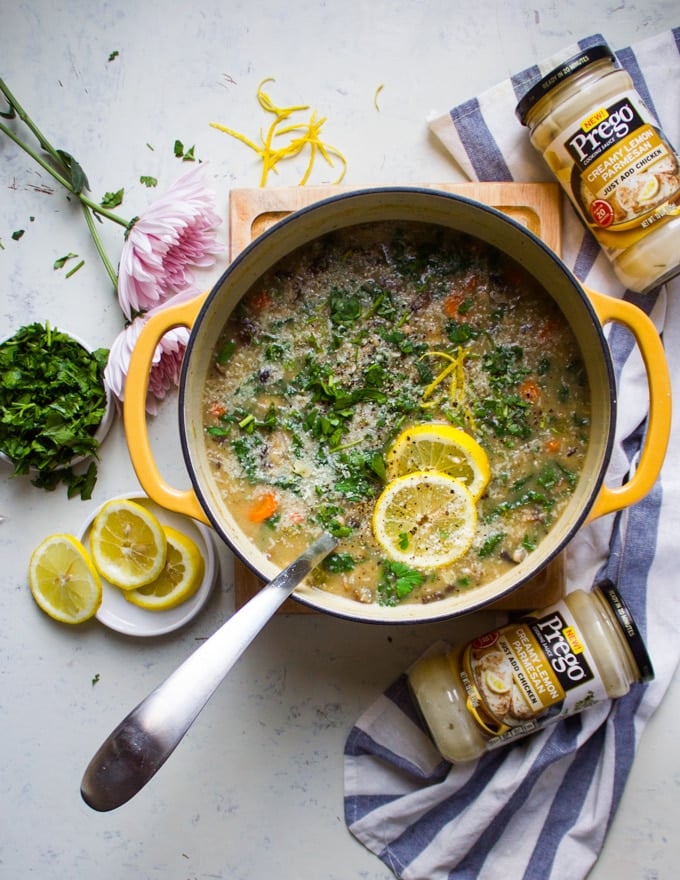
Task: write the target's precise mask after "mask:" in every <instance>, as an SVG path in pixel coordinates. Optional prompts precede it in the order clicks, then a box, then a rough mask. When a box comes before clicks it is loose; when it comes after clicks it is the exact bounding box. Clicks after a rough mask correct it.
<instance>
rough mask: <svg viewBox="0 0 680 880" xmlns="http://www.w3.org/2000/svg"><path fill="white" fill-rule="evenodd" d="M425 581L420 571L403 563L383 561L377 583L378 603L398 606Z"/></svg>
mask: <svg viewBox="0 0 680 880" xmlns="http://www.w3.org/2000/svg"><path fill="white" fill-rule="evenodd" d="M424 580H425V575H424V574H423V573H422V571H418V570H417V569H415V568H411V567H410V566H408V565H406V564H405V563H403V562H394V561H392V560H388V559H385V560H383V563H382V572H381V576H380V581H379V583H378V602H379V604H380V605H387V606H394V605H398V604H399V603H400V602H401V601H402V600H403V599H405V598H406V597H407V596H408V595H409V594H410V593H412V592H413V591H414V590H415V589H416V588H417V587H419V586H420V585H421V584H422V583H423V581H424Z"/></svg>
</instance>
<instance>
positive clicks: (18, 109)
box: [0, 78, 64, 168]
mask: <svg viewBox="0 0 680 880" xmlns="http://www.w3.org/2000/svg"><path fill="white" fill-rule="evenodd" d="M0 91H1V92H2V93H3V95H4V96H5V98H7V101H8V103H9V106H10V109H11V110H13V111H14V112H15V113H16V114H17V116H18V117H19V119H21V121H22V122H23V123H24V124H25V125H27V126H28V128H30V130H31V131H32V132H33V134H34V135H35V137H36V140H37V141H38V143H39V144H40V146H41V147H42V149H43V150H45V152H46V153H49V154H50V156H51V157H52V158H53V159H54V161H55V162H56V163H57V165H58V166H59V167H60V168H63V167H64V165H63V162H62V160H61V157H60V156H59V153H57V151H56V150H55V149H54V147H53V146H52V144H50V142H49V141H48V140H47V138H46V137H44V136H43V134H42V132H41V131H40V129H39V128H38V126H37V125H36V124H35V122H33V120H32V119H31V117H30V116H29V115H28V113H27V112H26V111H25V110H24V108H23V107H22V106H21V104H20V103H19V102H18V101H17V99H16V98H15V97H14V95H13V94H12V92H10V90H9V87H8V86H7V83H6V82H5V81H4V79H2V78H0ZM13 140H15V139H14V138H13ZM19 146H21V144H19Z"/></svg>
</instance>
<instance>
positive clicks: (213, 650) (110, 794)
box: [80, 533, 337, 811]
mask: <svg viewBox="0 0 680 880" xmlns="http://www.w3.org/2000/svg"><path fill="white" fill-rule="evenodd" d="M336 544H337V541H336V540H335V538H333V537H332V536H331V535H329V534H327V533H324V534H322V535H321V536H320V537H319V538H318V539H317V540H316V541H315V542H314V543H313V544H311V545H310V546H309V547H308V548H307V550H305V552H304V553H302V554H301V555H300V556H298V558H297V559H295V560H294V561H293V562H291V564H290V565H289V566H288V567H287V568H285V569H284V570H283V571H281V572H280V573H279V574H278V575H277V576H276V577H275V578H274V580H272V581H270V583H268V584H267V585H266V586H265V587H264V588H263V589H262V590H260V592H259V593H256V595H255V596H253V598H252V599H250V600H249V601H248V602H247V603H246V604H245V605H244V606H243V608H241V609H240V611H237V612H236V613H235V614H233V615H232V616H231V617H230V618H229V620H227V621H226V623H223V624H222V626H221V627H220V628H219V629H218V630H217V631H216V632H215V633H213V635H212V636H211V637H210V638H209V639H208V640H207V641H205V642H204V643H203V644H202V645H201V646H200V647H199V648H197V649H196V650H195V651H194V652H193V654H190V655H189V657H188V658H187V659H186V660H185V661H184V662H183V663H182V664H181V666H179V667H178V668H177V669H176V670H175V671H174V672H173V673H171V675H170V676H168V678H166V680H165V681H164V682H163V683H162V684H160V685H159V686H158V687H157V688H156V689H155V690H154V691H152V692H151V693H150V694H149V695H148V696H147V697H146V698H145V699H144V700H142V702H141V703H140V704H139V705H138V706H137V707H136V708H135V709H133V710H132V712H130V714H129V715H128V716H127V717H126V718H124V719H123V721H121V723H120V724H119V725H118V727H116V729H115V730H114V731H113V732H112V733H111V734H110V735H109V737H108V738H107V739H106V740H105V741H104V742H103V743H102V745H101V746H100V748H99V750H98V751H97V753H96V754H95V755H94V757H93V758H92V760H91V761H90V763H89V765H88V767H87V769H86V771H85V774H84V775H83V780H82V783H81V787H80V792H81V795H82V797H83V800H84V801H85V802H86V803H87V804H88V805H89V806H90V807H92V809H94V810H100V811H106V810H113V809H115V808H116V807H119V806H121V805H122V804H124V803H125V802H126V801H128V800H130V798H131V797H133V796H134V795H135V794H137V792H138V791H139V790H140V789H141V788H143V786H144V785H146V783H147V782H148V781H149V780H150V779H151V777H152V776H154V774H155V773H156V772H157V771H158V770H159V769H160V767H161V766H162V765H163V764H164V763H165V761H166V760H167V758H168V757H169V756H170V755H171V753H172V752H173V750H174V749H175V747H176V746H177V744H178V743H179V741H180V740H181V739H182V737H183V736H184V734H185V733H186V732H187V730H188V729H189V727H191V725H192V723H193V722H194V720H195V718H196V716H197V715H198V713H199V712H200V711H201V709H202V708H203V707H204V706H205V704H206V703H207V702H208V700H209V699H210V697H211V696H212V695H213V693H214V692H215V690H216V688H217V686H218V685H219V684H220V682H221V681H222V679H223V678H224V677H225V675H226V674H227V673H228V672H229V670H230V669H231V667H232V666H233V665H234V663H236V661H237V660H238V659H239V657H240V656H241V654H243V652H244V651H245V650H246V648H247V647H248V645H249V644H250V643H251V642H252V640H253V639H254V638H255V636H256V635H257V634H258V633H259V631H260V630H261V629H262V627H263V626H264V625H265V623H266V622H267V621H268V620H269V619H270V618H271V617H272V616H273V615H274V613H275V612H276V611H277V609H278V608H279V607H280V606H281V605H282V603H283V602H284V601H285V599H287V598H288V597H289V596H290V594H291V593H292V592H293V590H294V589H295V587H296V586H297V585H298V584H299V583H300V581H302V580H303V579H304V578H305V577H306V576H307V575H308V574H309V572H310V571H311V570H312V569H313V568H314V567H315V566H316V565H318V564H319V563H320V562H321V560H322V559H323V558H324V557H325V556H327V555H328V554H329V553H330V552H331V550H333V548H334V547H335V546H336Z"/></svg>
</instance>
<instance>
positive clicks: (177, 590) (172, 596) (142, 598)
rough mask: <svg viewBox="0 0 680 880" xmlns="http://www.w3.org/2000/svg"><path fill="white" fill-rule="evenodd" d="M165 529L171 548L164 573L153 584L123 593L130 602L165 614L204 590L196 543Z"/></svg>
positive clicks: (181, 533)
mask: <svg viewBox="0 0 680 880" xmlns="http://www.w3.org/2000/svg"><path fill="white" fill-rule="evenodd" d="M162 528H163V531H164V532H165V537H166V540H167V545H168V551H167V556H166V559H165V565H164V567H163V570H162V571H161V573H160V575H159V576H158V577H157V578H156V580H154V581H152V582H151V583H150V584H147V585H146V586H144V587H138V588H137V589H136V590H125V591H124V593H123V595H124V596H125V598H126V599H127V600H128V602H132V604H133V605H137V606H138V607H140V608H146V609H147V610H148V611H165V610H167V609H168V608H175V607H176V606H177V605H181V604H182V602H186V600H187V599H190V598H191V597H192V596H193V595H194V593H195V592H196V590H198V588H199V587H200V586H201V582H202V581H203V575H204V573H205V562H204V561H203V556H202V555H201V551H200V550H199V549H198V546H197V545H196V543H195V542H194V541H192V539H191V538H190V537H189V536H188V535H185V534H184V533H183V532H179V531H177V529H173V528H172V527H171V526H163V527H162Z"/></svg>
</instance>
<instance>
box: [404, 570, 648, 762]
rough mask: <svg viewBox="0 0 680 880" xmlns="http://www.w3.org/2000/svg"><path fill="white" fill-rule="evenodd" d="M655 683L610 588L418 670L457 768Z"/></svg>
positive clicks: (422, 700)
mask: <svg viewBox="0 0 680 880" xmlns="http://www.w3.org/2000/svg"><path fill="white" fill-rule="evenodd" d="M653 678H654V671H653V668H652V663H651V660H650V658H649V654H648V653H647V649H646V647H645V644H644V642H643V640H642V637H641V636H640V633H639V630H638V628H637V626H636V624H635V621H634V620H633V618H632V616H631V613H630V611H629V609H628V607H627V606H626V604H625V602H624V601H623V599H622V598H621V596H620V595H619V593H618V591H617V590H616V588H615V587H614V586H613V585H612V584H611V583H610V582H609V581H606V582H604V583H602V584H600V585H598V586H596V587H595V588H594V589H593V590H592V592H586V591H584V590H575V591H574V592H572V593H569V594H568V595H567V596H566V597H565V599H563V600H562V601H561V602H558V603H557V604H555V605H553V606H551V607H550V608H546V609H543V610H541V611H536V612H533V613H532V614H530V615H529V616H527V617H526V618H524V619H522V620H520V621H518V622H516V623H511V624H509V625H507V626H505V627H502V628H501V629H498V630H496V631H494V632H490V633H486V634H485V635H483V636H480V637H479V638H476V639H474V640H473V641H472V642H468V643H467V644H463V645H459V646H457V647H454V648H452V649H451V650H450V651H448V652H446V653H439V654H433V655H429V656H428V655H426V656H425V657H423V658H421V659H420V660H419V661H418V662H417V663H416V664H415V665H414V666H413V668H412V669H411V671H410V672H409V684H410V687H411V691H412V693H413V695H414V697H415V699H416V701H417V703H418V706H419V708H420V711H421V714H422V716H423V718H424V720H425V722H426V723H427V726H428V728H429V730H430V733H431V734H432V738H433V739H434V741H435V744H436V746H437V748H438V749H439V751H440V753H441V754H442V756H443V757H444V758H446V759H447V760H448V761H451V762H452V763H462V762H465V761H472V760H475V759H476V758H479V757H480V756H481V755H483V754H484V752H486V751H489V750H490V749H494V748H498V747H499V746H503V745H506V744H508V743H511V742H513V741H514V740H516V739H519V738H520V737H524V736H527V735H528V734H530V733H533V732H535V731H537V730H541V729H542V728H544V727H546V726H547V725H548V724H552V723H554V722H556V721H558V720H559V719H560V718H564V717H565V716H567V715H574V714H576V713H577V712H581V711H583V710H584V709H586V708H588V707H589V706H594V705H596V704H597V703H599V702H601V701H602V700H607V699H612V698H616V697H622V696H623V695H624V694H627V693H628V691H629V690H630V687H631V685H632V684H634V683H636V682H643V681H651V680H652V679H653Z"/></svg>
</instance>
